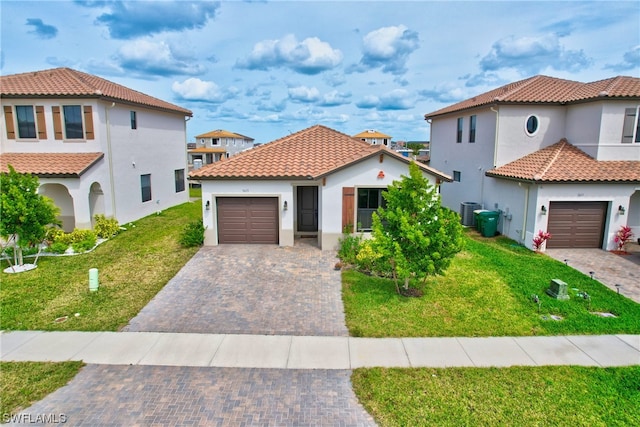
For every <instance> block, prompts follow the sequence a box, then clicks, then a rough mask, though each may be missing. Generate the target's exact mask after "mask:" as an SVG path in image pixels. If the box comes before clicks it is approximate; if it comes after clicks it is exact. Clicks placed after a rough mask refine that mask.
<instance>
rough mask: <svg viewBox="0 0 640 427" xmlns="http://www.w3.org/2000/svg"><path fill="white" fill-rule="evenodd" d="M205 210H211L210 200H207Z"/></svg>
mask: <svg viewBox="0 0 640 427" xmlns="http://www.w3.org/2000/svg"><path fill="white" fill-rule="evenodd" d="M204 208H205V209H206V210H210V209H211V201H210V200H207V203H206V204H205V205H204Z"/></svg>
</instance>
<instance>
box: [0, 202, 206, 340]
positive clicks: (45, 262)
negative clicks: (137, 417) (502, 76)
mask: <svg viewBox="0 0 640 427" xmlns="http://www.w3.org/2000/svg"><path fill="white" fill-rule="evenodd" d="M199 218H201V205H200V203H197V202H196V203H185V204H182V205H180V206H176V207H173V208H170V209H167V210H164V211H162V212H161V213H160V214H153V215H150V216H148V217H146V218H143V219H141V220H139V221H136V222H134V223H133V224H123V226H124V227H126V228H127V230H126V231H123V232H121V233H120V234H118V235H117V236H115V237H114V238H112V239H110V240H108V241H106V242H104V243H102V244H101V245H99V246H98V247H97V248H96V249H95V250H94V251H93V252H90V253H86V254H82V255H76V256H61V257H41V258H40V260H39V261H38V268H36V269H35V270H31V271H28V272H25V273H17V274H7V273H2V272H0V275H1V279H0V280H1V281H2V288H1V289H0V304H1V305H2V310H1V311H0V325H1V327H2V329H4V330H76V331H117V330H119V329H120V328H122V327H123V326H125V325H126V324H127V323H128V322H129V320H130V319H131V318H133V317H134V316H135V315H136V314H137V313H138V312H139V311H140V310H141V309H142V307H144V306H145V305H146V304H147V303H148V302H149V301H150V300H151V299H152V298H153V297H154V296H155V295H156V294H157V293H158V291H159V290H160V289H162V287H163V286H164V285H165V284H166V283H167V282H168V281H169V280H170V279H171V278H172V277H173V276H174V275H175V274H176V273H177V272H178V271H179V270H180V268H182V266H183V265H184V264H185V263H186V262H187V261H188V260H189V259H190V258H191V257H192V256H193V254H195V252H196V251H197V250H198V248H183V247H182V246H180V244H179V243H178V240H179V238H180V235H181V234H182V231H183V229H184V227H185V225H186V224H187V223H189V222H191V221H194V220H196V219H199ZM26 262H29V261H26ZM0 265H1V268H2V269H4V268H5V267H7V264H6V262H2V263H1V264H0ZM90 268H97V269H98V270H99V283H100V287H99V289H98V291H96V292H89V269H90ZM76 313H77V314H78V315H77V316H76ZM65 317H66V319H67V320H66V321H62V322H56V319H60V318H62V319H64V318H65Z"/></svg>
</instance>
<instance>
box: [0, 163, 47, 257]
mask: <svg viewBox="0 0 640 427" xmlns="http://www.w3.org/2000/svg"><path fill="white" fill-rule="evenodd" d="M39 186H40V182H39V181H38V178H37V177H35V176H33V175H30V174H21V173H18V172H16V171H15V169H14V168H13V167H12V166H11V165H9V172H8V173H1V174H0V190H1V191H0V237H2V239H3V240H4V241H5V244H6V246H8V245H13V246H14V251H13V255H14V263H15V264H17V265H24V260H23V258H22V247H25V246H33V245H36V244H40V243H42V241H43V240H44V238H45V236H46V233H47V228H46V227H47V226H48V225H51V224H56V223H58V221H57V220H56V215H57V214H58V212H59V210H58V208H57V207H56V206H55V205H54V204H53V201H52V200H51V199H49V198H47V197H45V196H42V195H41V194H38V187H39ZM36 262H37V259H36ZM34 264H35V263H34Z"/></svg>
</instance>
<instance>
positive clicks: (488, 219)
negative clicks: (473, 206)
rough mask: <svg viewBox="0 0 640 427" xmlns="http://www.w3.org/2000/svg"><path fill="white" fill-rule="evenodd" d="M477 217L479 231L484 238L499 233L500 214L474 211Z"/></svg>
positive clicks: (480, 210)
mask: <svg viewBox="0 0 640 427" xmlns="http://www.w3.org/2000/svg"><path fill="white" fill-rule="evenodd" d="M473 213H474V214H475V216H476V224H478V231H479V232H480V234H482V235H483V236H484V237H493V236H495V235H496V233H497V231H498V219H499V218H500V212H498V211H487V210H484V209H479V210H476V211H473Z"/></svg>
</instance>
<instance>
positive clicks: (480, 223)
mask: <svg viewBox="0 0 640 427" xmlns="http://www.w3.org/2000/svg"><path fill="white" fill-rule="evenodd" d="M484 212H489V211H488V210H485V209H476V210H475V211H473V216H474V217H475V220H476V228H477V229H478V233H480V234H483V233H482V230H483V229H484V227H483V225H484V216H483V215H481V214H483V213H484Z"/></svg>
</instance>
